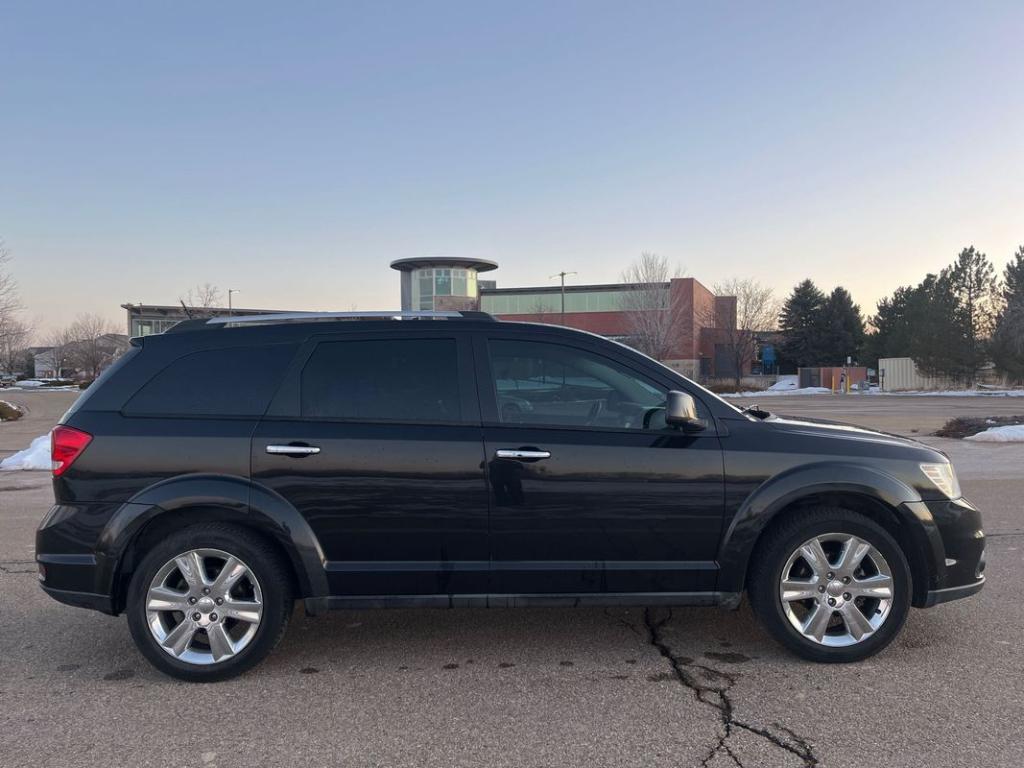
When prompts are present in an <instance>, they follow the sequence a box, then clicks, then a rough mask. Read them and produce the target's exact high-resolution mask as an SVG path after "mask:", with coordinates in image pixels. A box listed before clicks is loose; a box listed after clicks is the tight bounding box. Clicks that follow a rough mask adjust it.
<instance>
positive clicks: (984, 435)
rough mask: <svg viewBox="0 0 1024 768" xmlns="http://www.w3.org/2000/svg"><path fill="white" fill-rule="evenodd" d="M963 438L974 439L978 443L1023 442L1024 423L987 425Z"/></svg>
mask: <svg viewBox="0 0 1024 768" xmlns="http://www.w3.org/2000/svg"><path fill="white" fill-rule="evenodd" d="M964 440H976V441H977V442H979V443H1024V424H1014V425H1011V426H1006V427H989V428H988V429H986V430H985V431H984V432H979V433H978V434H976V435H970V436H969V437H965V438H964Z"/></svg>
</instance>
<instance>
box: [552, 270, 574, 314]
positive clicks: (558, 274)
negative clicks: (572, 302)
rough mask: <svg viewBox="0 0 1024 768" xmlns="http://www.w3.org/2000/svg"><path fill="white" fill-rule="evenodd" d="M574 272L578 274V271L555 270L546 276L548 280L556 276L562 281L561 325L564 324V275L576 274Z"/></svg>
mask: <svg viewBox="0 0 1024 768" xmlns="http://www.w3.org/2000/svg"><path fill="white" fill-rule="evenodd" d="M576 274H579V273H578V272H565V271H562V272H557V273H555V274H553V275H551V277H549V278H548V280H553V279H554V278H556V277H557V278H560V279H561V281H562V325H565V277H566V275H576Z"/></svg>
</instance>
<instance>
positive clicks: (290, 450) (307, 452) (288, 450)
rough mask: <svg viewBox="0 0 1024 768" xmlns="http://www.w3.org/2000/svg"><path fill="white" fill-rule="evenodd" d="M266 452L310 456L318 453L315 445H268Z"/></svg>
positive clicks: (280, 454) (277, 454) (276, 454)
mask: <svg viewBox="0 0 1024 768" xmlns="http://www.w3.org/2000/svg"><path fill="white" fill-rule="evenodd" d="M267 453H270V454H274V455H275V456H312V455H313V454H314V453H320V449H319V448H317V447H316V446H315V445H268V446H267Z"/></svg>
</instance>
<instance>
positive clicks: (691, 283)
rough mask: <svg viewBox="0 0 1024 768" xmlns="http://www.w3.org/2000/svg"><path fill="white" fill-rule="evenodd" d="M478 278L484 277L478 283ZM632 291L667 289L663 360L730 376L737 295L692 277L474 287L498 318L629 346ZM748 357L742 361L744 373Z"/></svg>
mask: <svg viewBox="0 0 1024 768" xmlns="http://www.w3.org/2000/svg"><path fill="white" fill-rule="evenodd" d="M481 282H483V281H481ZM637 290H642V291H652V290H653V291H666V292H667V294H668V295H667V296H666V297H664V300H663V301H662V302H661V306H665V307H670V308H671V310H670V311H671V312H673V314H674V315H675V319H674V321H673V322H672V323H671V326H670V327H671V342H670V349H669V353H668V355H667V356H666V358H665V359H664V360H663V361H662V362H664V363H665V364H666V365H668V366H670V367H672V368H674V369H676V370H678V371H679V372H680V373H682V374H683V375H684V376H689V377H691V378H711V377H723V378H724V377H730V376H732V375H733V369H734V367H735V362H734V360H733V355H732V353H731V352H732V348H731V345H730V342H729V340H730V330H734V329H735V328H736V297H735V296H716V295H715V294H714V293H712V292H711V291H710V290H708V288H707V287H705V286H704V285H703V284H701V283H700V282H699V281H698V280H696V279H694V278H692V277H682V278H674V279H672V280H670V281H669V282H667V283H658V284H656V285H645V286H631V285H626V284H610V285H573V286H566V287H565V291H564V302H565V307H564V314H563V307H562V301H563V291H562V288H561V287H560V286H544V287H534V288H497V287H490V286H487V285H486V284H484V285H481V287H480V288H479V299H480V304H479V306H480V309H482V310H483V311H485V312H489V313H491V314H492V315H495V316H496V317H498V318H500V319H502V320H519V321H525V322H538V323H554V324H558V325H566V326H569V327H571V328H579V329H580V330H584V331H590V332H592V333H598V334H600V335H602V336H607V337H609V338H612V339H616V340H618V341H622V342H624V343H626V344H629V343H630V342H631V340H632V339H633V336H634V333H635V321H634V319H633V318H634V316H635V312H631V311H627V310H626V309H625V307H629V306H630V305H631V302H630V294H631V293H635V292H636V291H637ZM749 371H750V361H747V362H746V363H745V364H744V365H743V371H742V372H743V373H749Z"/></svg>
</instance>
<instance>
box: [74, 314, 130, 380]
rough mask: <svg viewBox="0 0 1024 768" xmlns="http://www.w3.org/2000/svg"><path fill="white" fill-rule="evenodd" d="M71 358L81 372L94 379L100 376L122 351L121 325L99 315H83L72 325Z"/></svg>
mask: <svg viewBox="0 0 1024 768" xmlns="http://www.w3.org/2000/svg"><path fill="white" fill-rule="evenodd" d="M67 333H68V337H69V339H70V342H69V343H67V345H66V349H67V351H68V359H69V360H70V361H71V364H72V365H73V366H74V367H75V369H76V370H77V371H78V372H79V373H84V374H85V375H86V376H88V377H89V378H90V379H95V378H96V377H97V376H99V375H100V371H102V370H103V369H104V368H106V367H107V366H108V365H109V364H110V363H111V362H112V361H113V360H114V359H115V358H117V357H118V356H119V355H120V353H121V352H123V351H124V349H123V346H124V345H123V344H121V342H120V340H121V338H122V337H121V336H120V334H119V333H118V326H117V325H115V324H114V323H112V322H111V321H110V320H107V319H106V318H104V317H101V316H99V315H92V314H82V315H79V316H78V317H77V318H76V319H75V322H73V323H72V324H71V326H70V328H68V331H67Z"/></svg>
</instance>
